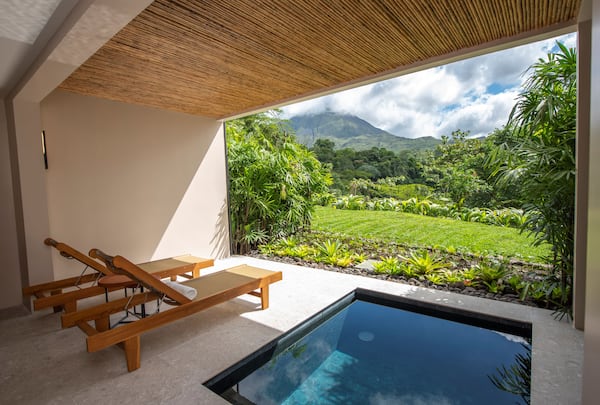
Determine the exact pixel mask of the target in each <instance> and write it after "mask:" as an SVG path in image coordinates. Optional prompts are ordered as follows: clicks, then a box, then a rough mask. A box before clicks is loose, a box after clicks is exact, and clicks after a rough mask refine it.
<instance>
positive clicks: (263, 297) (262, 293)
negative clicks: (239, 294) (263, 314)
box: [260, 284, 269, 309]
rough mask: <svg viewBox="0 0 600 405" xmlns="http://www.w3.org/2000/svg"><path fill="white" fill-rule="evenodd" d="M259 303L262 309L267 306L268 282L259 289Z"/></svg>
mask: <svg viewBox="0 0 600 405" xmlns="http://www.w3.org/2000/svg"><path fill="white" fill-rule="evenodd" d="M260 303H261V305H262V309H267V308H269V285H268V284H267V285H266V286H264V287H262V288H261V289H260Z"/></svg>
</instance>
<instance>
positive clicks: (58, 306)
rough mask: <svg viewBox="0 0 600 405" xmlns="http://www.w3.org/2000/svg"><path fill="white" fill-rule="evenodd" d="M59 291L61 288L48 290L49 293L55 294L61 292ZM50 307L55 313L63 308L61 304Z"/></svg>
mask: <svg viewBox="0 0 600 405" xmlns="http://www.w3.org/2000/svg"><path fill="white" fill-rule="evenodd" d="M61 293H62V290H52V291H50V295H57V294H61ZM52 309H53V310H54V313H57V312H61V311H62V310H63V307H62V305H57V306H55V307H52Z"/></svg>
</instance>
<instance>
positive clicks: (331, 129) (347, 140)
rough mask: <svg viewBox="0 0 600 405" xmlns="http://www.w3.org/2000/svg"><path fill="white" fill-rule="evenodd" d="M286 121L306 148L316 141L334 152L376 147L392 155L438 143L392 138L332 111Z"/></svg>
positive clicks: (359, 121)
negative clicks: (327, 143)
mask: <svg viewBox="0 0 600 405" xmlns="http://www.w3.org/2000/svg"><path fill="white" fill-rule="evenodd" d="M289 121H290V125H291V126H292V128H293V129H294V130H295V132H296V137H297V139H298V141H299V142H300V143H302V144H304V145H306V146H308V147H311V146H312V145H313V144H314V143H315V141H316V140H317V139H319V138H324V139H329V140H331V141H333V142H335V146H336V149H342V148H352V149H355V150H364V149H370V148H373V147H377V148H386V149H389V150H392V151H394V152H400V151H402V150H423V149H431V148H434V147H435V146H436V145H437V144H438V143H440V141H439V140H438V139H435V138H433V137H425V138H416V139H410V138H403V137H400V136H396V135H393V134H391V133H389V132H387V131H384V130H383V129H380V128H376V127H375V126H373V125H371V124H370V123H368V122H367V121H365V120H363V119H362V118H359V117H357V116H355V115H351V114H341V113H336V112H333V111H325V112H321V113H309V114H303V115H297V116H294V117H291V118H290V120H289Z"/></svg>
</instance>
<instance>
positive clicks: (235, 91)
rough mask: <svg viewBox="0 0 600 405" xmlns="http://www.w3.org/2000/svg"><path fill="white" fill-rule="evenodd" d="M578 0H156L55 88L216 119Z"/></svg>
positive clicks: (477, 41)
mask: <svg viewBox="0 0 600 405" xmlns="http://www.w3.org/2000/svg"><path fill="white" fill-rule="evenodd" d="M579 4H580V0H468V1H465V0H431V1H424V0H395V1H394V0H221V1H215V0H156V1H154V3H152V4H151V5H150V6H149V7H148V8H147V9H146V10H144V11H143V12H142V13H141V14H139V15H138V16H137V17H136V18H135V19H134V20H132V21H131V22H130V23H129V24H128V25H127V26H126V27H125V28H123V30H121V31H120V32H119V33H118V34H117V35H116V36H115V37H113V38H112V39H111V40H110V41H109V42H108V43H106V44H105V45H104V46H103V47H102V48H101V49H99V50H98V52H97V53H96V54H95V55H93V56H92V57H91V58H90V59H89V60H88V61H87V62H86V63H85V64H83V65H82V66H81V67H80V68H79V69H77V70H76V71H75V72H74V73H73V74H72V75H71V76H70V77H69V78H68V79H67V80H65V82H63V83H62V85H61V86H60V87H61V88H62V89H65V90H68V91H73V92H76V93H81V94H87V95H94V96H97V97H102V98H107V99H111V100H118V101H123V102H127V103H134V104H141V105H147V106H152V107H158V108H162V109H169V110H175V111H181V112H185V113H190V114H195V115H202V116H207V117H214V118H224V117H230V116H234V115H238V114H240V113H243V112H246V111H252V110H255V109H257V108H263V107H265V106H272V105H276V104H277V103H281V102H284V101H288V100H293V99H295V98H299V97H302V96H306V95H310V94H317V93H318V92H322V91H325V90H327V89H332V88H335V87H338V86H340V85H343V84H347V83H353V82H358V81H360V80H361V79H364V78H369V77H376V76H378V75H382V74H387V73H390V72H394V71H398V72H400V71H401V70H402V68H403V67H406V66H410V65H412V64H415V63H419V62H424V61H427V60H431V59H432V58H437V57H440V56H443V55H447V54H450V53H453V52H457V51H460V50H461V49H467V48H472V47H478V46H485V44H486V43H490V42H492V41H499V40H502V39H503V38H508V37H514V36H519V35H525V36H526V35H527V34H528V33H534V32H539V31H544V30H548V29H552V28H553V27H558V28H561V27H565V26H568V25H570V24H574V22H575V19H576V16H577V13H578V9H579Z"/></svg>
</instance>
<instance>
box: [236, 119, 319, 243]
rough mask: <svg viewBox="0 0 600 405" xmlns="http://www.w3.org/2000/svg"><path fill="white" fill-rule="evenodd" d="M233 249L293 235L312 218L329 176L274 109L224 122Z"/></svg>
mask: <svg viewBox="0 0 600 405" xmlns="http://www.w3.org/2000/svg"><path fill="white" fill-rule="evenodd" d="M226 136H227V158H228V161H227V163H228V174H229V181H230V184H229V209H230V215H231V221H230V223H231V236H232V243H233V250H234V252H236V253H240V254H244V253H247V252H249V251H250V249H252V248H255V247H256V246H257V244H258V243H261V242H266V241H267V240H269V239H271V238H277V237H284V236H286V235H290V234H293V233H294V232H296V231H298V230H299V229H301V228H303V227H304V226H307V225H308V224H309V223H310V218H311V212H312V209H313V207H314V205H315V203H316V198H317V196H318V195H319V193H323V192H325V191H326V190H327V187H328V186H329V184H330V176H329V173H328V171H327V170H325V169H324V168H323V166H322V165H321V163H319V161H318V160H317V159H316V158H315V157H314V155H313V154H312V153H311V152H309V151H308V150H307V149H306V148H305V147H303V146H302V145H300V144H298V143H297V142H295V139H294V136H293V134H291V133H289V132H287V131H285V128H284V127H282V125H281V123H280V120H279V119H278V118H277V117H276V116H274V115H272V114H267V113H263V114H257V115H252V116H249V117H245V118H240V119H238V120H234V121H230V122H228V123H227V127H226Z"/></svg>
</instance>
